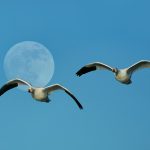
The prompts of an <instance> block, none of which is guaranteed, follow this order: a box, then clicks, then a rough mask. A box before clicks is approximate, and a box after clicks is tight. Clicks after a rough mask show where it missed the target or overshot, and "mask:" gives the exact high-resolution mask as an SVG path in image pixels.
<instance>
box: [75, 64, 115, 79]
mask: <svg viewBox="0 0 150 150" xmlns="http://www.w3.org/2000/svg"><path fill="white" fill-rule="evenodd" d="M97 69H100V70H101V69H106V70H109V71H113V68H112V67H110V66H108V65H106V64H103V63H101V62H94V63H91V64H87V65H85V66H84V67H82V68H81V69H80V70H79V71H78V72H77V73H76V75H77V76H81V75H83V74H85V73H88V72H91V71H94V70H97Z"/></svg>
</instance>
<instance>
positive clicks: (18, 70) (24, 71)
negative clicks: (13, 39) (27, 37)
mask: <svg viewBox="0 0 150 150" xmlns="http://www.w3.org/2000/svg"><path fill="white" fill-rule="evenodd" d="M4 71H5V74H6V77H7V79H8V80H11V79H15V78H20V79H23V80H26V81H28V82H30V83H31V84H32V85H33V86H35V87H44V86H45V85H47V84H48V83H49V82H50V80H51V78H52V76H53V74H54V59H53V56H52V54H51V52H50V51H49V50H48V49H47V48H46V47H45V46H44V45H42V44H40V43H38V42H34V41H23V42H20V43H17V44H15V45H14V46H12V47H11V48H10V49H9V50H8V52H7V53H6V56H5V58H4Z"/></svg>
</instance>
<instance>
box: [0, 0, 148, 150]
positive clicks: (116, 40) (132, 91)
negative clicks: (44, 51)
mask: <svg viewBox="0 0 150 150" xmlns="http://www.w3.org/2000/svg"><path fill="white" fill-rule="evenodd" d="M149 5H150V2H149V1H148V0H136V1H135V0H130V1H129V0H114V1H111V0H105V1H104V0H92V1H90V0H86V1H85V0H80V1H79V0H64V1H60V0H55V1H54V0H53V1H52V0H49V1H48V0H38V1H35V0H30V1H29V0H26V1H19V0H14V1H7V0H5V1H1V2H0V22H1V24H0V69H1V79H0V84H1V85H3V84H4V83H5V82H6V81H7V79H6V77H5V74H4V71H3V60H4V56H5V54H6V53H7V50H8V49H9V48H10V47H11V46H13V45H14V44H16V43H18V42H21V41H26V40H32V41H37V42H40V43H42V44H43V45H45V46H46V47H47V48H48V49H49V50H50V51H51V53H52V54H53V57H54V61H55V73H54V76H53V78H52V80H51V82H50V83H49V84H53V83H60V84H62V85H64V86H66V87H67V88H69V89H70V90H71V91H72V92H73V93H74V94H75V95H76V97H77V98H78V99H79V100H80V102H81V103H82V104H83V106H84V110H83V111H80V110H79V109H78V108H77V107H76V105H75V104H74V103H73V102H72V101H71V99H70V97H68V96H67V95H66V94H64V93H63V92H57V93H54V94H53V95H51V96H50V98H51V99H52V102H51V103H49V104H43V103H39V102H36V101H34V100H33V99H32V98H31V97H30V95H29V94H28V93H25V92H23V91H19V90H17V89H13V90H11V91H9V92H8V93H7V94H5V95H4V96H2V97H0V99H1V100H0V149H2V150H10V149H11V150H18V149H22V150H33V149H36V150H41V149H45V150H47V149H53V150H59V149H62V150H70V149H71V150H77V149H79V150H84V149H86V150H91V149H94V150H100V149H102V150H134V149H136V150H141V149H143V150H149V149H150V142H149V141H150V117H149V116H150V109H149V107H150V100H149V97H150V92H149V86H150V84H149V83H150V79H149V76H150V70H149V69H145V70H142V71H140V72H137V73H136V74H134V76H133V78H132V80H133V84H132V85H128V86H126V85H122V84H120V83H118V82H116V81H115V79H114V76H113V74H112V73H110V72H107V71H102V72H100V71H95V72H92V73H89V74H87V75H85V76H83V77H81V78H78V77H76V76H75V72H76V71H77V70H78V69H79V68H80V67H82V66H83V65H85V64H87V63H90V62H93V61H101V62H103V63H107V64H108V65H111V66H114V67H118V68H124V67H127V66H129V65H131V64H133V63H135V62H136V61H139V60H141V59H149V58H150V44H149V39H150V28H149V27H150V20H149V14H150V9H149Z"/></svg>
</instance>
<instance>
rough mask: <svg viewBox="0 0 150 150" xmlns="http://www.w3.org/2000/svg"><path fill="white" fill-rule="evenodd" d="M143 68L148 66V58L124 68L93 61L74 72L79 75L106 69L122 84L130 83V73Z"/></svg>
mask: <svg viewBox="0 0 150 150" xmlns="http://www.w3.org/2000/svg"><path fill="white" fill-rule="evenodd" d="M143 68H150V61H148V60H141V61H139V62H137V63H135V64H133V65H132V66H130V67H128V68H125V69H117V68H112V67H110V66H108V65H106V64H103V63H101V62H94V63H91V64H88V65H85V66H84V67H82V68H81V69H80V70H79V71H78V72H77V73H76V74H77V76H81V75H83V74H86V73H88V72H91V71H94V70H102V69H106V70H109V71H111V72H113V73H114V75H115V79H116V80H117V81H119V82H121V83H123V84H130V83H132V81H131V77H132V74H133V73H134V72H135V71H137V70H139V69H143Z"/></svg>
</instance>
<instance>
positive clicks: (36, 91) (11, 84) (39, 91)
mask: <svg viewBox="0 0 150 150" xmlns="http://www.w3.org/2000/svg"><path fill="white" fill-rule="evenodd" d="M19 85H27V86H28V87H29V88H28V92H29V93H31V95H32V97H33V98H34V99H35V100H37V101H40V102H47V103H48V102H49V101H50V100H49V98H48V95H49V94H51V93H52V92H54V91H56V90H63V91H65V92H66V93H67V94H68V95H69V96H71V97H72V99H73V100H74V101H75V102H76V104H77V105H78V107H79V108H80V109H83V107H82V105H81V104H80V102H79V101H78V100H77V99H76V97H75V96H74V95H73V94H72V93H71V92H70V91H69V90H68V89H66V88H65V87H63V86H61V85H60V84H54V85H51V86H48V87H45V88H35V87H33V86H32V85H31V84H30V83H28V82H26V81H24V80H21V79H15V80H10V81H8V82H7V83H6V84H5V85H3V86H2V88H1V89H0V96H1V95H3V94H4V93H5V92H6V91H8V90H10V89H12V88H15V87H17V86H19Z"/></svg>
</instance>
